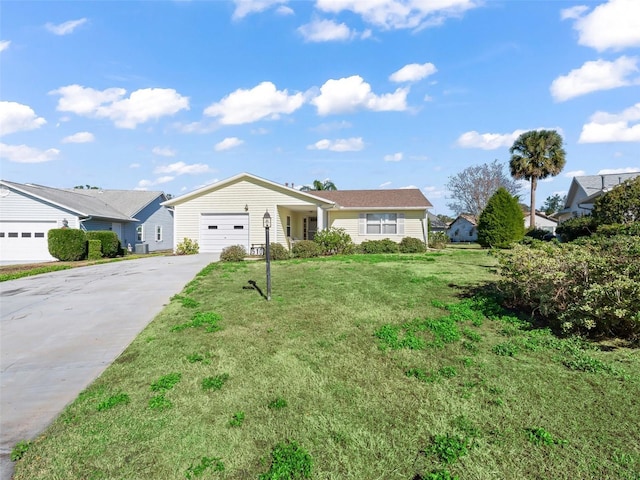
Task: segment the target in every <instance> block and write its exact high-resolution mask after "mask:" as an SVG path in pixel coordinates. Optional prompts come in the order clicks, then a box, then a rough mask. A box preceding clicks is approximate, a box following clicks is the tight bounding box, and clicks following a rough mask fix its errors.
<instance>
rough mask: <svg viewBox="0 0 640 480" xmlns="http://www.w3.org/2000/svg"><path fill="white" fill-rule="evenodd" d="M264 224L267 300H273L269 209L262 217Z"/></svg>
mask: <svg viewBox="0 0 640 480" xmlns="http://www.w3.org/2000/svg"><path fill="white" fill-rule="evenodd" d="M262 226H263V227H264V234H265V237H266V238H265V242H266V245H265V251H264V252H265V255H266V259H267V301H268V300H271V255H269V229H270V228H271V215H269V210H267V211H266V212H265V214H264V216H263V217H262Z"/></svg>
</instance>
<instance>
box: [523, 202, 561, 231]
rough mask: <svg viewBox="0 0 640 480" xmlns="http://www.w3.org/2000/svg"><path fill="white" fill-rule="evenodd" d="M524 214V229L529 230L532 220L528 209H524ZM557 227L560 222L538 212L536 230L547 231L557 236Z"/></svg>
mask: <svg viewBox="0 0 640 480" xmlns="http://www.w3.org/2000/svg"><path fill="white" fill-rule="evenodd" d="M522 214H523V215H524V228H525V229H529V224H530V223H531V218H530V216H529V210H528V208H527V209H523V212H522ZM557 226H558V221H557V220H556V219H555V218H552V217H550V216H548V215H545V214H544V213H542V212H539V211H537V210H536V228H537V229H538V230H545V231H547V232H549V233H552V234H554V235H555V233H556V227H557Z"/></svg>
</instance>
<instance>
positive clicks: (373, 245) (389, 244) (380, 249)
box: [360, 238, 398, 253]
mask: <svg viewBox="0 0 640 480" xmlns="http://www.w3.org/2000/svg"><path fill="white" fill-rule="evenodd" d="M360 248H362V253H398V244H397V243H396V242H394V241H393V240H390V239H388V238H385V239H383V240H365V241H364V242H362V243H361V244H360Z"/></svg>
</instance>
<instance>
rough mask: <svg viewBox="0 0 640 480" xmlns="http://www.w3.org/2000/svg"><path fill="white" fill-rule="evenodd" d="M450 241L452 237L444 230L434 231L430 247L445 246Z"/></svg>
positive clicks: (430, 237) (430, 236) (430, 238)
mask: <svg viewBox="0 0 640 480" xmlns="http://www.w3.org/2000/svg"><path fill="white" fill-rule="evenodd" d="M450 242H451V239H450V238H449V235H447V234H446V233H444V232H434V233H432V234H430V235H429V247H430V248H437V249H441V248H445V247H446V246H447V245H448V244H449V243H450Z"/></svg>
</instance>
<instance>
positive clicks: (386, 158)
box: [384, 152, 403, 162]
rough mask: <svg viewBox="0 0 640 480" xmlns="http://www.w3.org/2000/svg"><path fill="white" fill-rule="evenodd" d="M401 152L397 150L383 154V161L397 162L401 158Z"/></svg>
mask: <svg viewBox="0 0 640 480" xmlns="http://www.w3.org/2000/svg"><path fill="white" fill-rule="evenodd" d="M402 157H403V155H402V152H397V153H394V154H390V155H385V156H384V161H385V162H399V161H400V160H402Z"/></svg>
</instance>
